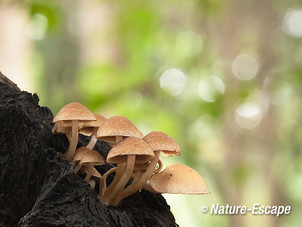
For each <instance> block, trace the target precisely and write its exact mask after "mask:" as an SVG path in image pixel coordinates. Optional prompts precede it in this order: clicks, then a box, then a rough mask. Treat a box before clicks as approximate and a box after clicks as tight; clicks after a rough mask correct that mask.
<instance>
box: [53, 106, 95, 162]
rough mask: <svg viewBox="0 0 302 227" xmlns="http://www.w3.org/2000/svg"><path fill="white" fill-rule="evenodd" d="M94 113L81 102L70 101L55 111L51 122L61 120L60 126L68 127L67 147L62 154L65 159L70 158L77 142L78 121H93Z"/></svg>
mask: <svg viewBox="0 0 302 227" xmlns="http://www.w3.org/2000/svg"><path fill="white" fill-rule="evenodd" d="M95 120H96V119H95V117H94V115H93V114H92V113H91V112H90V111H89V110H88V109H87V108H86V107H85V106H83V105H82V104H80V103H78V102H72V103H69V104H67V105H65V106H63V107H62V109H61V110H60V111H59V112H58V113H57V115H56V116H55V118H54V119H53V122H59V121H62V123H61V124H62V126H63V127H65V128H70V131H71V137H70V143H69V147H68V149H67V151H66V153H65V154H64V157H65V158H66V159H67V160H71V159H72V157H73V155H74V152H75V149H76V147H77V144H78V137H79V134H78V131H79V128H80V125H79V122H85V121H95Z"/></svg>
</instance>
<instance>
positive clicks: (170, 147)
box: [117, 131, 181, 202]
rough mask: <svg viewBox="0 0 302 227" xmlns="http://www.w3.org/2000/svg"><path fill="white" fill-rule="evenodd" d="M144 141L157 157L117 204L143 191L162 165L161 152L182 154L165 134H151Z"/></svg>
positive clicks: (174, 142)
mask: <svg viewBox="0 0 302 227" xmlns="http://www.w3.org/2000/svg"><path fill="white" fill-rule="evenodd" d="M143 140H144V141H145V142H146V143H147V144H148V145H149V146H150V147H151V148H152V150H153V151H154V155H155V157H154V158H153V159H152V160H151V162H150V165H149V167H148V168H147V170H146V171H145V172H144V174H143V175H142V176H141V178H140V179H139V180H138V181H136V180H134V181H133V182H132V183H131V184H130V185H129V186H128V187H127V188H126V189H125V190H123V191H122V192H121V193H120V195H119V198H118V200H117V202H119V201H121V200H122V199H124V198H126V197H128V196H130V195H132V194H133V193H135V192H136V191H139V190H141V188H142V187H143V186H144V185H145V184H146V182H147V181H148V180H149V179H150V178H151V176H152V174H153V173H154V172H155V173H156V172H158V171H157V169H156V165H157V163H161V162H160V161H159V155H160V152H162V153H163V154H164V155H165V156H177V155H180V153H181V151H180V147H179V145H178V144H177V143H176V141H175V140H174V139H173V138H172V137H171V136H169V135H168V134H166V133H164V132H161V131H153V132H150V133H149V134H147V135H146V136H145V137H144V138H143Z"/></svg>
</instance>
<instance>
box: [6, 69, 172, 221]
mask: <svg viewBox="0 0 302 227" xmlns="http://www.w3.org/2000/svg"><path fill="white" fill-rule="evenodd" d="M38 102H39V98H38V96H37V95H36V94H33V95H32V94H30V93H28V92H26V91H20V90H19V89H18V88H17V86H16V85H15V84H14V83H12V82H11V81H9V80H8V79H7V78H6V77H5V76H3V75H2V74H1V73H0V226H39V227H40V226H127V227H128V226H177V224H176V223H175V219H174V217H173V214H172V213H171V211H170V207H169V206H168V205H167V203H166V201H165V199H164V198H163V197H162V196H161V195H158V194H153V193H150V192H147V191H144V190H142V192H138V193H135V194H134V195H132V196H130V197H128V198H126V199H125V200H123V201H122V203H121V205H120V206H117V207H114V206H107V207H106V206H103V205H102V204H101V203H100V202H99V200H98V198H97V196H98V195H97V193H96V192H95V191H93V190H91V189H90V186H89V184H88V183H86V182H85V181H84V179H83V178H81V177H79V176H76V175H73V169H74V165H73V164H72V163H71V162H68V161H66V160H64V159H62V158H61V157H60V156H59V155H58V154H57V152H65V151H66V149H67V147H68V140H67V139H66V138H65V136H64V135H52V134H51V127H52V125H53V123H52V119H53V114H52V113H51V111H50V110H49V108H47V107H40V106H39V105H38ZM88 142H89V138H87V137H85V136H80V138H79V145H78V147H80V146H86V145H87V143H88ZM95 150H96V151H98V152H99V153H100V154H101V155H102V156H103V157H104V159H105V158H106V156H107V153H108V151H109V150H110V147H109V145H108V144H107V143H105V142H102V141H98V142H97V144H96V146H95ZM112 167H113V166H112V165H109V164H106V165H104V166H102V167H99V168H98V170H99V171H100V172H101V173H102V174H103V173H105V172H106V171H107V170H108V169H110V168H112ZM112 177H113V175H109V177H108V182H110V181H111V180H112ZM96 190H97V189H96Z"/></svg>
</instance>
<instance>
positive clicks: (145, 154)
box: [107, 137, 154, 164]
mask: <svg viewBox="0 0 302 227" xmlns="http://www.w3.org/2000/svg"><path fill="white" fill-rule="evenodd" d="M133 154H134V155H136V160H135V162H136V163H138V164H143V163H146V162H148V161H149V160H150V159H152V158H153V157H154V152H153V150H152V149H151V148H150V147H149V146H148V144H147V143H146V142H145V141H143V140H141V139H139V138H137V137H128V138H126V139H124V140H122V141H121V142H119V143H117V144H116V145H115V146H114V147H113V148H112V149H111V150H110V151H109V153H108V156H107V162H109V163H126V162H127V156H128V155H133Z"/></svg>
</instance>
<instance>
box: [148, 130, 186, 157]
mask: <svg viewBox="0 0 302 227" xmlns="http://www.w3.org/2000/svg"><path fill="white" fill-rule="evenodd" d="M143 140H144V141H145V142H146V143H147V144H148V145H149V146H150V147H151V148H152V150H153V151H161V152H162V153H163V155H164V156H177V155H180V153H181V151H180V147H179V145H178V144H177V143H176V141H175V140H174V139H173V138H172V137H171V136H169V135H168V134H166V133H164V132H161V131H153V132H150V133H149V134H147V135H146V136H145V137H144V138H143Z"/></svg>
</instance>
